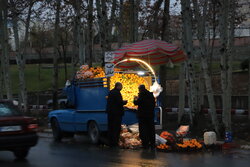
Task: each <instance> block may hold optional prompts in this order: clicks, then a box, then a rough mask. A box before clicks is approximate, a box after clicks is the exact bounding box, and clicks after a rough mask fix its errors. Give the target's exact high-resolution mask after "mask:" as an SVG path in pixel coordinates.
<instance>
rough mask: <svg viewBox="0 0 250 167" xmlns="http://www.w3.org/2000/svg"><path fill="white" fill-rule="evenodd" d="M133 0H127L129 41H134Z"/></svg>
mask: <svg viewBox="0 0 250 167" xmlns="http://www.w3.org/2000/svg"><path fill="white" fill-rule="evenodd" d="M134 8H135V0H129V17H130V18H129V19H130V26H129V42H130V43H133V42H135V39H134V23H135V20H134V19H135V16H134V15H135V13H134V11H135V10H134Z"/></svg>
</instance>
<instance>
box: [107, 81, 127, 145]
mask: <svg viewBox="0 0 250 167" xmlns="http://www.w3.org/2000/svg"><path fill="white" fill-rule="evenodd" d="M121 90H122V84H121V83H120V82H117V83H116V84H115V88H114V89H112V90H111V91H110V92H109V95H108V101H107V109H106V110H107V113H108V138H109V145H110V147H117V146H118V142H119V137H120V131H121V122H122V116H123V115H124V108H123V105H125V104H126V103H127V101H123V99H122V95H121V92H120V91H121Z"/></svg>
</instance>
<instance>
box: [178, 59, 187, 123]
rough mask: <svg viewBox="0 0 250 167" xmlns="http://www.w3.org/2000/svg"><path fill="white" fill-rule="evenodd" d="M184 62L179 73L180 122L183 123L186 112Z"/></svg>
mask: <svg viewBox="0 0 250 167" xmlns="http://www.w3.org/2000/svg"><path fill="white" fill-rule="evenodd" d="M184 66H185V65H184V63H182V64H181V65H180V73H179V105H178V106H179V107H178V108H179V110H178V124H181V119H182V116H183V114H184V107H185V67H184Z"/></svg>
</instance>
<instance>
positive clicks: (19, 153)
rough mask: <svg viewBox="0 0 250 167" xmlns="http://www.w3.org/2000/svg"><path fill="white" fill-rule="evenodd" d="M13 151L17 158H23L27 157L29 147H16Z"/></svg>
mask: <svg viewBox="0 0 250 167" xmlns="http://www.w3.org/2000/svg"><path fill="white" fill-rule="evenodd" d="M13 153H14V155H15V157H16V158H17V159H24V158H26V157H27V155H28V153H29V148H24V149H17V150H14V151H13Z"/></svg>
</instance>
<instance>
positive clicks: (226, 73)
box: [219, 0, 235, 131]
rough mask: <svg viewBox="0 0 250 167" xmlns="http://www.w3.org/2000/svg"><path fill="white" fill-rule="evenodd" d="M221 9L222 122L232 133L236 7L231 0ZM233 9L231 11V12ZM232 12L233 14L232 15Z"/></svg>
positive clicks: (225, 2) (225, 1) (224, 2)
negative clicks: (233, 49) (233, 48)
mask: <svg viewBox="0 0 250 167" xmlns="http://www.w3.org/2000/svg"><path fill="white" fill-rule="evenodd" d="M221 5H222V6H221V7H220V17H219V30H220V42H221V49H220V52H221V64H220V66H221V86H222V98H223V99H222V102H223V113H222V120H223V124H224V127H225V130H226V131H231V130H232V128H231V94H232V93H231V91H232V90H231V89H232V83H231V82H232V65H231V62H232V47H233V39H234V17H231V18H230V14H231V15H233V14H234V10H235V5H232V6H231V1H230V0H223V2H222V3H221ZM230 9H231V11H230ZM230 12H231V13H230Z"/></svg>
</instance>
